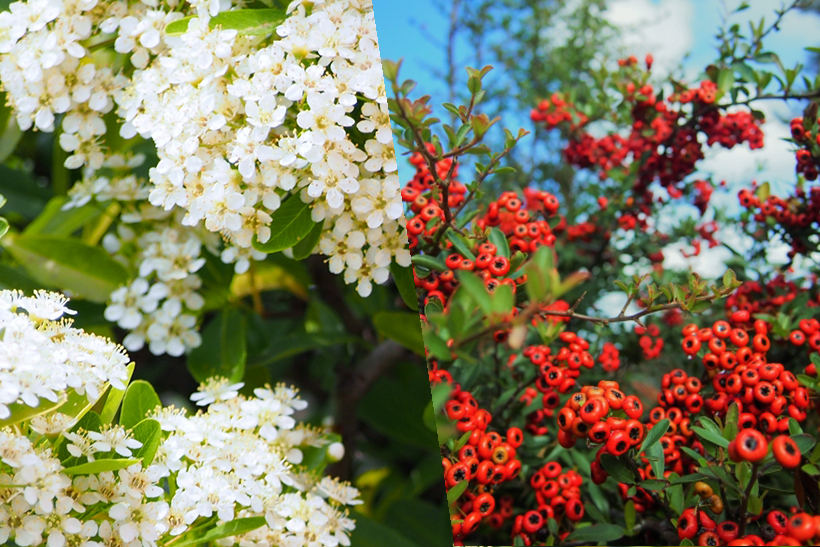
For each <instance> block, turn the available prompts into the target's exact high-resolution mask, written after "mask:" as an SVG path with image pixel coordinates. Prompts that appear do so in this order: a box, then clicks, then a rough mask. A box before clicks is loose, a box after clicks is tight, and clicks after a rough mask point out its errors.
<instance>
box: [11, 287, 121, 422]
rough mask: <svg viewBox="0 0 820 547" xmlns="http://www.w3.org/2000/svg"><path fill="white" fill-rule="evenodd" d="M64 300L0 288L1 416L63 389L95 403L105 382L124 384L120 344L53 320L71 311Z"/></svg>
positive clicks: (57, 399)
mask: <svg viewBox="0 0 820 547" xmlns="http://www.w3.org/2000/svg"><path fill="white" fill-rule="evenodd" d="M67 302H68V300H67V299H66V298H65V297H64V296H63V295H61V294H57V293H49V292H45V291H38V292H37V293H35V294H34V296H24V295H23V294H22V293H20V292H18V291H0V420H5V419H6V418H8V417H9V416H10V415H11V411H12V407H11V405H21V406H24V407H25V406H27V407H30V408H37V407H39V406H40V405H41V404H48V403H44V402H43V401H48V402H50V403H54V404H55V405H56V404H58V403H61V402H65V397H66V395H65V393H66V391H67V390H73V392H74V393H76V394H78V395H80V396H84V397H85V398H86V399H87V400H88V402H89V403H94V402H96V401H97V400H98V399H99V398H100V395H101V394H102V389H103V387H104V386H105V385H106V384H107V383H110V384H111V385H113V386H115V387H117V388H119V389H124V388H125V385H124V383H123V382H125V381H127V378H128V372H127V370H126V365H127V364H128V356H127V355H126V354H125V351H124V350H123V348H122V347H121V346H118V345H117V344H114V343H113V342H111V341H110V340H108V339H106V338H102V337H100V336H96V335H94V334H89V333H85V332H83V331H82V330H79V329H74V328H72V327H71V322H70V321H67V320H63V321H57V320H58V319H60V318H61V317H62V316H63V315H64V314H73V313H74V312H73V311H72V310H69V309H67V308H66V304H67ZM22 310H25V311H26V312H27V313H22ZM55 405H50V406H55ZM61 423H63V424H65V423H67V424H68V425H70V422H61ZM42 427H43V428H49V425H48V424H42Z"/></svg>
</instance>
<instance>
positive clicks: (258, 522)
mask: <svg viewBox="0 0 820 547" xmlns="http://www.w3.org/2000/svg"><path fill="white" fill-rule="evenodd" d="M229 13H230V12H229ZM262 526H265V517H247V518H242V519H234V520H232V521H229V522H226V523H225V524H220V525H219V526H216V527H214V528H212V529H211V530H209V531H208V532H206V533H205V534H204V535H201V536H200V535H198V534H197V535H195V536H194V535H193V534H192V537H191V538H190V539H183V540H182V541H181V542H179V543H177V541H174V546H175V547H184V546H185V545H205V544H206V543H209V542H212V541H216V540H217V539H222V538H226V537H230V536H237V535H240V534H247V533H248V532H251V531H253V530H256V529H257V528H261V527H262ZM181 537H184V536H181Z"/></svg>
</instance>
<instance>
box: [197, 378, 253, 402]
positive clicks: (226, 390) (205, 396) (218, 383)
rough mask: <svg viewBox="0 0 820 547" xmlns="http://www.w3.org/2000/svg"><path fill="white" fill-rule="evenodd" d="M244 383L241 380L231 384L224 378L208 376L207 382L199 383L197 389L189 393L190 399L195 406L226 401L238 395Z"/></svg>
mask: <svg viewBox="0 0 820 547" xmlns="http://www.w3.org/2000/svg"><path fill="white" fill-rule="evenodd" d="M244 385H245V384H244V383H242V382H238V383H235V384H231V383H230V382H229V381H228V380H227V379H225V378H218V377H214V378H210V379H209V380H208V381H207V382H205V383H202V384H200V385H199V389H198V391H197V392H196V393H194V394H193V395H191V400H192V401H194V402H195V403H196V404H197V406H207V405H210V404H212V403H215V402H217V401H228V400H230V399H233V398H234V397H236V396H237V395H239V390H240V389H241V388H242V386H244Z"/></svg>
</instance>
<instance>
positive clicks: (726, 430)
mask: <svg viewBox="0 0 820 547" xmlns="http://www.w3.org/2000/svg"><path fill="white" fill-rule="evenodd" d="M739 416H740V407H739V406H738V404H737V403H732V405H731V406H730V407H729V411H728V412H727V413H726V425H724V426H723V438H724V439H727V440H729V441H731V440H732V439H734V438H735V436H736V435H737V421H738V419H739Z"/></svg>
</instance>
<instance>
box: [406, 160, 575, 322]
mask: <svg viewBox="0 0 820 547" xmlns="http://www.w3.org/2000/svg"><path fill="white" fill-rule="evenodd" d="M414 157H415V156H414ZM449 161H450V160H445V161H444V162H440V163H444V164H448V162H449ZM413 163H414V165H415V166H416V175H415V177H414V179H413V180H412V181H411V182H410V183H408V185H407V186H405V188H404V189H403V190H402V198H403V199H404V201H406V202H409V203H410V207H409V209H410V211H409V213H408V224H407V231H408V233H409V234H410V236H409V237H410V247H411V250H412V249H415V248H416V247H418V246H419V245H420V244H421V242H427V243H431V244H432V243H434V238H435V237H436V234H437V233H438V232H439V230H440V229H441V223H440V221H443V220H444V212H443V210H442V209H441V207H440V206H439V204H438V203H436V202H435V200H434V199H433V198H432V195H433V190H432V186H431V185H432V184H433V179H432V177H431V176H430V175H429V171H428V170H427V164H426V163H425V162H424V161H423V159H421V158H420V157H419V158H417V159H416V160H415V161H414V162H413ZM437 170H439V171H445V170H446V165H440V166H438V167H437ZM450 188H451V190H450V192H451V193H450V195H449V198H448V199H449V201H450V202H451V203H450V206H451V207H457V206H458V204H459V203H460V202H461V201H460V200H461V199H462V198H463V192H461V191H460V189H461V188H463V185H460V184H459V183H456V182H455V181H454V182H453V183H451V186H450ZM427 196H430V197H429V198H428V197H427ZM533 200H536V201H537V204H533V203H532V201H533ZM527 201H528V203H527V204H525V203H524V201H522V200H521V199H519V198H518V195H517V194H516V193H515V192H504V193H503V194H502V195H501V197H499V199H498V200H496V201H494V202H492V203H490V204H489V206H488V207H487V209H486V211H485V213H484V214H483V215H482V216H480V217H478V218H476V219H474V221H473V224H474V227H475V228H476V229H477V230H480V231H485V230H487V229H489V228H493V227H497V228H498V229H499V230H500V231H501V232H502V234H503V235H504V236H505V237H506V238H507V246H508V248H509V253H510V254H515V253H516V252H518V251H521V252H523V253H524V254H529V253H531V252H534V251H536V250H537V249H538V248H539V247H540V246H542V245H549V246H553V245H554V244H555V234H554V230H553V229H552V228H551V227H550V225H549V224H548V223H547V221H546V220H544V219H542V218H541V219H539V218H538V217H539V216H541V215H542V214H543V215H545V216H547V217H549V216H553V215H555V214H556V212H557V211H558V205H559V204H558V200H557V199H556V197H555V196H554V195H552V194H550V193H549V192H535V193H531V194H530V196H529V197H528V200H527ZM410 213H412V214H413V216H412V217H410ZM436 219H438V221H439V222H432V223H431V221H434V220H436ZM444 244H445V245H446V246H447V247H448V248H450V249H451V250H452V251H453V252H452V253H451V254H450V255H448V256H447V257H446V259H445V261H444V265H445V267H446V269H445V270H444V271H432V272H431V273H430V275H428V276H426V277H418V276H416V277H415V284H416V287H417V288H420V289H422V290H423V291H424V292H425V295H426V297H425V300H427V299H430V298H436V299H438V300H440V301H441V302H442V304H444V305H445V306H446V304H447V302H448V300H449V298H450V296H451V295H452V293H453V291H455V289H456V287H457V286H458V280H457V279H456V276H455V272H456V271H458V270H466V271H472V272H476V273H477V274H478V275H479V276H480V277H481V278H482V279H483V280H484V282H485V284H486V286H487V288H488V289H489V290H490V291H492V290H494V289H495V288H496V287H498V286H499V285H500V284H502V283H504V284H507V285H509V286H510V287H512V289H513V290H515V288H516V287H517V285H518V284H520V283H523V282H525V281H526V276H517V277H516V278H515V279H512V278H510V277H509V276H510V275H511V274H512V273H515V272H511V269H510V268H511V264H510V258H509V257H508V256H502V254H501V253H499V250H498V248H497V247H496V245H494V244H493V243H490V242H489V241H485V242H483V243H480V244H476V245H474V246H473V248H471V249H469V253H468V252H467V251H463V249H462V251H463V252H459V251H457V250H456V249H455V248H454V246H453V244H452V242H450V241H445V242H444ZM503 254H504V255H507V254H508V253H507V252H506V251H505V252H504V253H503ZM425 303H426V301H425Z"/></svg>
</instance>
